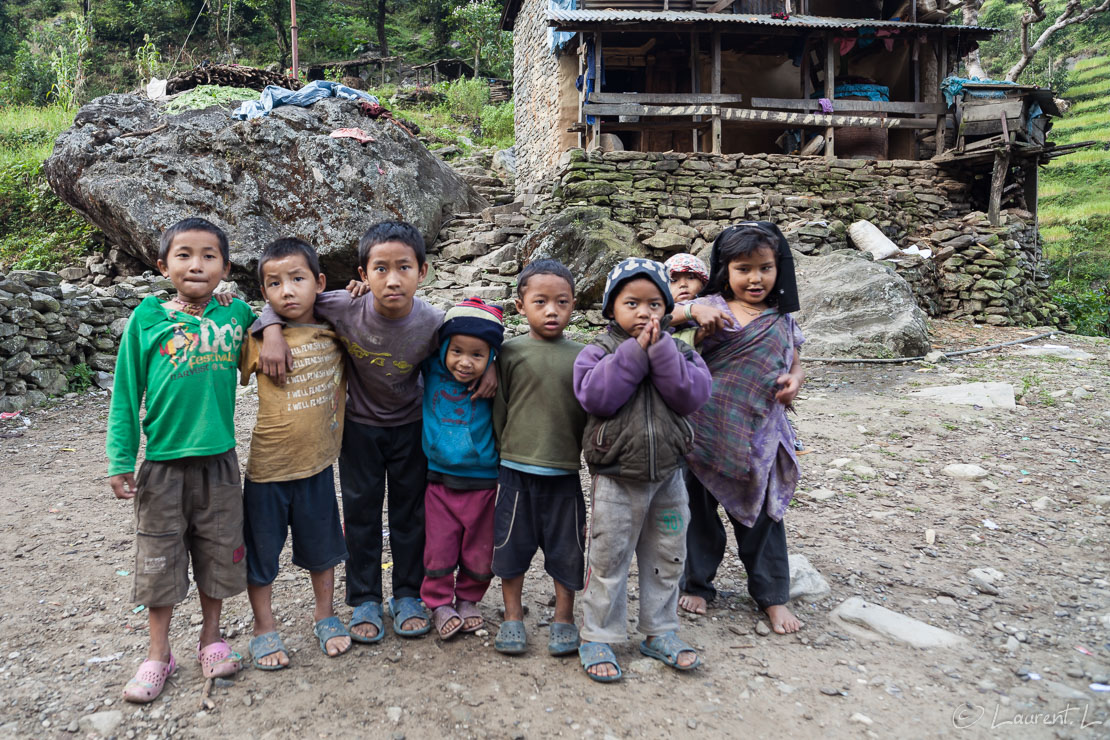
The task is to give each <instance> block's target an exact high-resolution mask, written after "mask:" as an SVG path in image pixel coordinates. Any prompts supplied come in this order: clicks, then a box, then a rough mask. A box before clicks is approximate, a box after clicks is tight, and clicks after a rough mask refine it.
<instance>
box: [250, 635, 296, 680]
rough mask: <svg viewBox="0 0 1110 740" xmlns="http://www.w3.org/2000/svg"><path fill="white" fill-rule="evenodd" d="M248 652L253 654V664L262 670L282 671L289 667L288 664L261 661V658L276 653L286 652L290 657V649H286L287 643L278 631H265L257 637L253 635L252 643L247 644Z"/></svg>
mask: <svg viewBox="0 0 1110 740" xmlns="http://www.w3.org/2000/svg"><path fill="white" fill-rule="evenodd" d="M247 652H248V653H250V656H251V665H252V666H254V667H255V668H257V669H258V670H260V671H280V670H281V669H282V668H288V667H289V666H288V665H282V664H281V663H278V664H277V665H266V664H264V663H259V662H258V659H259V658H265V657H266V656H268V655H273V654H274V653H285V657H286V658H288V657H289V651H288V650H286V649H285V643H283V642H282V641H281V635H279V634H278V633H277V632H265V633H263V634H261V635H257V636H256V637H252V638H251V641H250V643H248V645H247Z"/></svg>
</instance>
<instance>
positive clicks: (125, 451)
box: [107, 296, 255, 475]
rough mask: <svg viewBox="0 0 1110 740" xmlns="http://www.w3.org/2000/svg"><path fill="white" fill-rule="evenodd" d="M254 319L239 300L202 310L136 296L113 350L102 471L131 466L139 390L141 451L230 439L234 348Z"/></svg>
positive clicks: (151, 456) (171, 453)
mask: <svg viewBox="0 0 1110 740" xmlns="http://www.w3.org/2000/svg"><path fill="white" fill-rule="evenodd" d="M254 319H255V315H254V312H253V311H252V310H251V308H250V306H248V305H247V304H246V303H244V302H243V301H240V300H235V301H232V303H231V305H229V306H221V305H220V304H219V303H217V302H216V301H215V300H212V301H209V303H208V306H207V307H206V308H205V310H204V314H203V315H202V316H190V315H189V314H187V313H184V312H181V311H172V310H168V309H167V308H166V307H165V306H164V305H163V304H162V303H161V302H160V301H159V300H158V299H157V298H155V297H154V296H147V298H146V299H145V300H143V302H142V303H140V304H139V306H138V307H137V308H136V309H135V312H134V313H133V314H131V319H130V320H129V321H128V322H127V329H125V330H124V333H123V340H122V341H121V343H120V348H119V355H118V357H117V358H116V378H115V383H114V385H113V388H112V404H111V408H110V410H109V412H108V443H107V448H108V475H119V474H120V473H131V472H134V470H135V458H136V456H137V454H138V451H139V428H140V422H139V408H140V407H141V406H142V405H144V404H143V398H144V396H145V397H146V403H145V406H146V415H145V416H144V417H143V419H142V430H143V432H144V433H145V434H146V459H148V460H175V459H177V458H182V457H193V456H196V455H218V454H220V453H223V452H227V451H228V450H230V449H232V448H234V447H235V418H234V417H235V387H236V380H237V377H236V374H237V372H238V368H239V350H240V348H241V347H242V344H243V337H244V336H246V332H247V329H248V328H250V325H251V324H252V323H253V322H254Z"/></svg>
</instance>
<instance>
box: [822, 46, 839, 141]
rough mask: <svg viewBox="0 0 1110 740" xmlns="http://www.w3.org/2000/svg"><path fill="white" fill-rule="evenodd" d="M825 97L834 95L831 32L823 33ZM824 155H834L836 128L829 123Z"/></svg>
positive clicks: (834, 68) (834, 47)
mask: <svg viewBox="0 0 1110 740" xmlns="http://www.w3.org/2000/svg"><path fill="white" fill-rule="evenodd" d="M825 97H826V98H828V99H829V100H832V99H833V98H835V97H836V46H835V45H834V44H833V39H832V35H831V34H825ZM825 157H826V158H828V159H834V158H835V157H836V130H835V129H834V128H833V127H832V126H831V125H830V126H828V127H827V128H826V129H825Z"/></svg>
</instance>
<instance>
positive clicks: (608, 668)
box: [586, 663, 617, 678]
mask: <svg viewBox="0 0 1110 740" xmlns="http://www.w3.org/2000/svg"><path fill="white" fill-rule="evenodd" d="M586 672H587V673H589V674H590V675H591V676H600V677H602V678H612V677H613V676H615V675H617V667H616V666H615V665H613V664H612V663H598V664H597V665H593V666H590V667H589V668H587V669H586Z"/></svg>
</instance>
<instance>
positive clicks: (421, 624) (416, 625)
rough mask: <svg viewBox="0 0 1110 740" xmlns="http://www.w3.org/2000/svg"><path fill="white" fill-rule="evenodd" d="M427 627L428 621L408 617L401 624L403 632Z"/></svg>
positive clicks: (422, 618)
mask: <svg viewBox="0 0 1110 740" xmlns="http://www.w3.org/2000/svg"><path fill="white" fill-rule="evenodd" d="M427 626H428V620H427V619H424V617H409V618H408V619H406V620H405V621H404V622H402V623H401V629H403V630H422V629H424V628H425V627H427Z"/></svg>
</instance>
